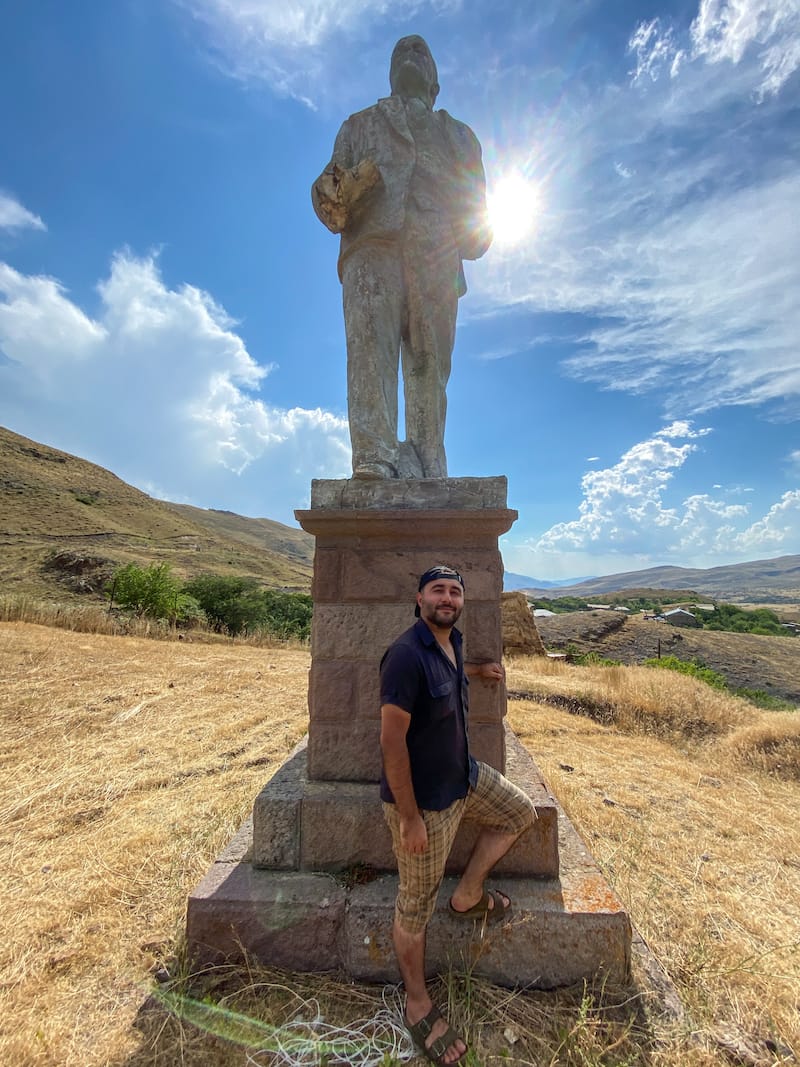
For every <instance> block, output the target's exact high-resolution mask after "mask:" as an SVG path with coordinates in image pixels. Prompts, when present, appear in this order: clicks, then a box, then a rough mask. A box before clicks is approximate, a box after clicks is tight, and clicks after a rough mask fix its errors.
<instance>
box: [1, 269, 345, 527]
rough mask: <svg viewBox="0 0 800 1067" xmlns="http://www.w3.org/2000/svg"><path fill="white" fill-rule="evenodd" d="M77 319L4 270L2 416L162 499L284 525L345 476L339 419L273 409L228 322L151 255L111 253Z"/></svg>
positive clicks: (57, 295)
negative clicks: (312, 488) (317, 484)
mask: <svg viewBox="0 0 800 1067" xmlns="http://www.w3.org/2000/svg"><path fill="white" fill-rule="evenodd" d="M98 290H99V293H100V297H101V300H102V308H101V311H100V313H99V315H98V318H97V319H92V318H90V317H89V316H87V315H86V314H85V313H84V312H83V311H82V310H81V309H80V308H79V307H78V306H77V305H76V304H75V303H73V302H72V301H71V300H70V299H69V298H68V296H67V295H66V294H65V292H64V290H63V288H62V287H61V286H60V285H59V284H58V283H57V282H56V281H54V280H53V279H51V278H43V277H26V276H24V275H21V274H19V273H18V272H17V271H14V270H13V269H12V268H10V267H8V266H6V265H4V264H0V297H2V299H0V350H1V351H2V352H3V353H4V354H5V356H6V358H7V362H6V364H5V365H3V364H0V398H2V399H0V417H2V420H3V422H4V423H5V424H6V425H8V426H10V427H11V428H12V429H16V430H18V431H19V432H21V433H25V434H27V435H28V436H32V437H35V438H38V439H39V440H43V441H45V442H47V443H49V444H54V445H56V446H58V447H63V448H66V449H67V450H69V451H76V452H78V454H80V455H82V456H85V457H86V458H88V459H92V460H94V461H95V462H102V463H103V465H104V466H109V467H111V468H112V469H113V470H114V471H115V473H117V474H119V475H120V476H121V477H123V478H125V479H126V480H128V481H131V482H133V483H134V484H137V485H146V484H158V485H159V486H160V487H161V491H162V492H163V493H164V494H165V495H167V496H168V497H169V498H170V499H175V498H181V499H187V497H188V498H189V499H193V500H195V501H198V502H201V503H203V504H211V505H212V506H218V502H219V501H222V502H224V504H225V506H227V507H231V508H234V509H235V508H237V507H238V509H239V510H242V511H245V512H246V513H249V514H269V515H271V516H273V517H276V518H280V519H282V520H283V521H287V520H288V519H289V518H290V517H291V509H292V508H293V507H295V506H299V505H300V504H302V502H303V501H304V500H305V499H306V497H307V492H308V486H309V483H310V480H311V478H312V477H332V476H342V475H344V474H346V473H347V465H348V461H349V444H348V440H347V422H346V420H345V419H344V418H342V417H340V416H337V415H335V414H333V413H330V412H325V411H321V410H319V409H316V410H306V409H302V408H292V409H290V410H286V409H282V408H278V407H276V406H274V405H271V404H269V403H268V402H267V401H266V400H265V399H264V397H263V396H262V395H260V394H259V389H260V387H261V386H262V385H263V383H264V380H265V379H266V378H267V376H268V374H269V373H271V372H272V373H275V372H276V368H275V366H274V365H269V366H262V365H260V364H258V363H257V362H256V361H255V360H254V359H253V358H252V356H251V355H250V353H249V352H248V351H247V349H246V347H245V344H244V341H243V340H242V338H241V337H240V336H239V335H238V334H237V333H236V330H235V325H236V324H235V323H234V322H233V320H232V319H231V318H230V317H229V316H228V315H227V313H226V312H225V311H224V309H223V308H221V307H220V306H219V305H218V304H217V303H216V302H215V301H214V300H213V299H212V297H211V296H210V295H209V294H208V293H206V292H203V291H202V290H200V289H197V288H196V287H194V286H191V285H182V286H179V287H176V288H170V287H169V286H168V285H166V284H165V282H164V280H163V278H162V276H161V273H160V271H159V267H158V263H157V261H156V259H155V258H154V257H152V256H151V257H145V258H138V257H136V256H134V255H132V254H131V253H130V252H128V251H125V252H121V253H119V254H117V255H116V256H115V257H114V259H113V261H112V264H111V269H110V272H109V275H108V277H107V278H106V279H104V280H103V281H102V282H101V283H100V284H99V286H98Z"/></svg>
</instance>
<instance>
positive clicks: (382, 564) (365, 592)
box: [341, 546, 503, 607]
mask: <svg viewBox="0 0 800 1067" xmlns="http://www.w3.org/2000/svg"><path fill="white" fill-rule="evenodd" d="M436 563H446V564H448V565H450V566H454V567H455V568H456V569H457V570H458V571H459V572H460V573H461V575H462V577H463V578H464V584H465V587H466V589H467V595H468V598H469V599H470V600H472V599H479V600H490V599H495V600H498V601H499V599H500V594H501V592H502V588H503V567H502V560H501V558H500V554H499V552H497V551H496V549H495V550H493V551H490V550H488V549H487V550H483V551H481V550H476V549H472V550H470V551H468V552H466V551H463V550H459V548H457V547H456V548H453V549H452V551H450V552H447V551H445V552H438V553H436V552H432V551H431V550H430V549H428V548H425V549H422V550H419V549H416V550H414V551H410V550H404V551H400V550H396V551H387V550H371V549H368V548H364V547H363V546H359V548H358V549H342V550H341V564H342V580H341V587H342V598H341V599H342V600H343V601H347V602H371V601H383V602H386V601H397V602H400V603H403V602H404V601H405V602H407V603H409V604H411V605H412V607H413V604H414V597H415V594H416V592H417V584H418V582H419V576H420V575H421V574H422V573H424V571H426V570H428V568H429V567H431V566H433V565H434V564H436Z"/></svg>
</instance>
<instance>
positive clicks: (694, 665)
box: [642, 656, 728, 689]
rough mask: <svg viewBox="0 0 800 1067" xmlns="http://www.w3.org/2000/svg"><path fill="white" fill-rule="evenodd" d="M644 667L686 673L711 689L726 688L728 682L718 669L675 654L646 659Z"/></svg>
mask: <svg viewBox="0 0 800 1067" xmlns="http://www.w3.org/2000/svg"><path fill="white" fill-rule="evenodd" d="M642 666H644V667H658V668H659V669H660V670H663V671H678V673H679V674H688V675H690V676H691V677H692V678H698V679H699V680H700V681H701V682H705V683H706V685H710V686H711V687H712V688H713V689H727V688H728V683H727V682H726V681H725V679H724V678H723V676H722V675H721V674H720V673H719V672H718V671H713V670H712V669H711V668H710V667H705V666H704V665H703V664H702V663H698V662H697V660H683V659H678V657H677V656H664V657H663V658H661V659H646V660H645V661H644V663H643V664H642Z"/></svg>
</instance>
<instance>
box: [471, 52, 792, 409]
mask: <svg viewBox="0 0 800 1067" xmlns="http://www.w3.org/2000/svg"><path fill="white" fill-rule="evenodd" d="M709 79H711V80H713V81H714V82H715V83H716V82H717V81H719V80H720V76H719V73H718V72H714V73H713V74H712V73H709V72H708V71H695V72H694V73H693V75H692V80H691V81H690V82H689V81H687V83H686V85H685V86H682V87H681V88H680V90H678V89H670V90H668V91H667V90H664V91H663V92H661V93H660V94H651V96H650V97H649V98H648V99H647V100H644V99H643V98H642V96H641V94H640V93H638V92H636V91H634V90H623V89H619V88H614V87H611V88H609V89H608V90H607V92H606V94H605V95H603V94H598V98H597V100H594V101H592V102H591V103H590V104H588V105H587V107H586V109H585V110H584V111H583V112H582V113H581V114H579V115H573V116H567V118H565V119H564V120H563V122H562V124H561V125H560V126H559V127H558V128H557V129H556V130H555V132H554V133H552V134H549V135H548V134H547V133H546V131H545V130H544V128H540V127H538V126H536V124H535V119H525V118H523V119H521V123H522V125H521V131H520V144H521V145H522V144H523V143H535V144H536V143H538V144H539V145H540V146H541V150H540V155H539V163H538V173H537V175H534V177H537V176H541V181H542V188H543V190H544V194H543V197H542V210H541V215H540V217H539V220H538V224H537V231H536V235H535V237H534V239H532V240H531V241H529V242H528V244H527V245H525V246H522V247H520V248H518V249H515V250H513V251H511V252H505V253H504V252H503V251H502V250H493V251H492V252H490V254H489V256H487V259H486V262H485V264H482V266H481V270H480V271H475V272H474V273H473V275H472V276H471V290H472V294H473V295H472V299H473V303H476V302H477V300H478V299H482V300H483V301H484V307H485V308H487V309H494V310H497V309H498V308H504V309H505V308H510V307H513V308H515V309H519V308H520V306H525V305H527V306H528V307H530V308H532V309H535V310H536V311H538V312H541V311H544V312H570V313H578V314H581V315H583V316H586V319H585V320H584V321H588V322H590V326H589V328H588V329H586V330H585V331H584V332H578V329H577V328H576V331H575V334H574V336H573V338H572V341H573V345H574V348H573V352H574V355H573V357H572V358H571V359H570V360H569V361H568V363H567V364H566V366H567V369H568V370H569V371H570V372H571V373H572V374H573V375H574V376H575V377H577V378H580V379H582V380H589V381H595V382H598V383H599V384H601V385H602V386H604V387H607V388H612V389H618V390H622V391H626V392H630V393H638V394H645V393H653V392H655V393H657V394H658V395H659V396H660V397H661V398H663V403H664V406H665V410H666V411H667V413H668V414H673V413H676V414H697V413H700V412H705V411H710V410H713V409H714V408H716V407H718V406H721V405H731V404H735V405H742V404H747V405H757V406H761V405H766V406H767V408H768V410H769V411H770V412H773V413H777V412H780V413H781V414H783V415H785V416H789V417H792V416H794V415H795V414H797V413H798V411H800V353H799V352H798V346H797V338H798V337H800V302H798V301H797V300H796V299H795V294H796V293H797V291H798V289H800V234H798V230H797V226H796V225H793V220H794V219H795V217H796V213H797V203H798V202H800V171H798V169H797V165H796V159H795V158H794V154H793V153H794V146H793V144H792V142H791V137H790V135H789V134H788V130H789V128H790V127H789V125H787V123H790V121H791V117H790V116H789V115H788V113H787V114H786V116H785V118H786V123H782V122H780V121H779V116H773V117H772V122H773V127H772V129H773V132H772V134H771V135H770V136H771V138H772V144H771V148H772V151H771V152H770V153H769V154H765V152H764V146H763V137H764V130H763V128H762V125H761V123H760V120H759V115H758V112H759V110H760V108H761V107H766V106H768V105H755V104H753V103H752V101H751V100H750V101H746V102H745V103H743V104H742V110H741V112H740V113H739V116H740V117H739V119H738V120H737V121H738V124H737V125H736V128H735V131H732V130H731V128H730V120H729V118H726V108H728V109H729V107H730V100H729V98H728V95H727V94H726V93H725V92H723V91H722V90H721V89H720V88H719V86H718V85H716V84H714V85H711V82H710V80H709ZM706 88H709V89H710V91H709V92H708V93H705V89H706ZM739 89H741V86H738V85H737V91H738V90H739ZM701 101H705V102H706V104H707V110H705V111H702V110H701V111H698V108H699V107H700V102H701ZM770 106H773V107H774V109H775V110H776V111H779V112H780V111H781V109H783V111H786V109H787V108H789V107H790V105H789V102H788V101H787V102H786V103H785V105H784V104H774V105H770ZM565 144H579V145H580V152H581V156H582V158H583V160H584V161H585V162H584V165H583V167H582V169H580V170H579V171H576V170H575V167H574V162H573V161H572V158H571V157H567V156H565V155H564V151H563V147H562V146H563V145H565ZM623 154H624V157H625V160H626V169H628V170H630V171H631V174H632V176H631V177H630V178H629V179H627V180H625V181H623V182H621V181H620V180H619V177H618V175H617V173H616V172H615V171H614V169H613V160H614V159H617V158H619V156H620V155H623ZM591 320H594V321H593V322H592V321H591Z"/></svg>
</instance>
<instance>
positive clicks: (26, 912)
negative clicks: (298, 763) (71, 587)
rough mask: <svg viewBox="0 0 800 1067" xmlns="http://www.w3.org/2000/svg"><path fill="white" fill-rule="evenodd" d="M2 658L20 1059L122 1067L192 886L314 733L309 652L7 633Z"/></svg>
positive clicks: (12, 982) (11, 1054) (7, 1017)
mask: <svg viewBox="0 0 800 1067" xmlns="http://www.w3.org/2000/svg"><path fill="white" fill-rule="evenodd" d="M0 663H1V664H2V676H3V679H4V683H3V688H2V694H1V695H0V709H2V742H1V743H0V744H1V746H2V747H1V748H0V761H2V771H3V779H2V780H3V785H2V791H0V811H1V812H2V837H0V840H1V841H2V848H3V856H4V863H3V865H2V872H1V873H0V897H1V898H2V900H3V901H4V908H3V915H2V919H1V920H0V922H2V927H3V935H2V947H1V948H0V960H2V963H0V971H1V972H2V974H3V979H2V990H0V1019H1V1020H2V1022H1V1023H0V1027H2V1037H0V1049H1V1050H2V1053H3V1057H2V1061H3V1062H4V1063H8V1064H27V1063H42V1064H44V1063H49V1064H53V1063H56V1064H75V1065H79V1064H80V1065H84V1064H96V1063H108V1062H122V1061H123V1059H124V1056H125V1054H126V1053H127V1052H129V1051H133V1049H134V1048H135V1047H136V1046H137V1044H138V1039H137V1035H136V1034H135V1033H134V1032H132V1031H131V1029H130V1024H131V1021H132V1019H133V1017H134V1015H135V1012H136V1010H137V1008H138V1006H139V1004H140V1003H141V1001H142V1000H143V997H144V995H145V992H146V990H147V987H148V985H149V984H150V980H149V974H148V969H149V968H150V967H151V966H152V965H153V964H154V963H155V962H156V959H157V958H158V957H159V956H160V954H161V953H162V952H166V953H170V952H171V951H173V950H174V945H175V939H176V936H177V934H178V933H179V930H180V927H181V925H182V915H183V912H184V905H185V899H186V896H187V894H188V892H189V891H190V889H191V888H192V886H193V885H194V884H196V882H197V881H198V880H199V878H200V877H201V876H202V874H203V873H204V871H205V869H206V867H207V866H208V864H209V862H210V861H211V859H212V858H213V856H214V854H215V852H216V851H217V850H218V849H219V848H220V847H221V846H222V844H223V843H224V842H225V841H226V840H227V838H228V837H229V836H230V835H231V833H232V832H233V831H234V830H235V829H236V828H237V827H238V825H239V823H240V821H241V819H242V817H243V815H244V814H245V813H246V811H247V809H248V807H249V805H250V804H251V803H252V801H253V798H254V796H255V794H256V793H257V792H258V790H259V788H260V787H261V785H262V784H263V782H264V781H265V780H266V778H268V777H269V776H270V774H271V773H272V771H273V770H274V769H275V767H276V766H277V765H278V764H279V763H280V761H281V760H282V758H283V757H284V756H285V754H286V752H287V751H288V750H289V749H290V748H291V747H292V746H293V745H294V744H295V743H296V742H297V741H298V740H299V739H300V737H302V735H303V733H304V732H305V729H306V725H307V709H306V695H305V694H306V674H307V670H308V653H307V652H305V651H284V650H280V651H276V652H273V651H264V650H259V649H252V648H246V647H241V646H236V647H233V646H230V645H226V646H217V645H200V644H188V643H186V642H154V641H148V640H144V639H139V638H119V637H116V638H115V637H105V636H95V635H92V636H91V637H86V636H85V635H82V634H77V633H69V632H65V631H63V630H50V629H46V628H43V627H37V626H30V625H26V624H3V625H2V626H0ZM161 946H163V948H162V947H161Z"/></svg>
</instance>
